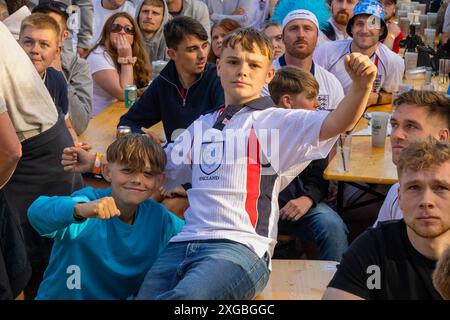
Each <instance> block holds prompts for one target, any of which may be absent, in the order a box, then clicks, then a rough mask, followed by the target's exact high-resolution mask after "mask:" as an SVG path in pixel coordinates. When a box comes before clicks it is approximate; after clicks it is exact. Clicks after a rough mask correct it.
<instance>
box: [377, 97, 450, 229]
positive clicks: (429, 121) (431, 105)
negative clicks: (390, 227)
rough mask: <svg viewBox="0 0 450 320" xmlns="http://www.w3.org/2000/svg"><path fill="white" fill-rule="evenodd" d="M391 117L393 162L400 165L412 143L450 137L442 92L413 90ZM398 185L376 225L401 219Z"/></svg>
mask: <svg viewBox="0 0 450 320" xmlns="http://www.w3.org/2000/svg"><path fill="white" fill-rule="evenodd" d="M394 107H395V110H394V112H393V114H392V117H391V125H392V132H391V136H390V138H391V146H392V162H393V163H394V164H397V163H398V160H399V158H400V153H401V151H402V150H403V148H406V147H407V146H408V145H409V144H410V143H411V142H413V141H416V140H419V139H424V138H426V137H428V136H432V137H434V138H436V139H439V140H442V141H448V140H449V137H450V101H449V99H447V98H446V97H445V95H444V94H443V93H441V92H434V91H416V90H411V91H409V92H405V93H403V94H401V95H400V96H399V97H398V99H396V100H395V101H394ZM398 187H399V185H398V183H396V184H394V185H393V186H392V187H391V189H390V190H389V192H388V194H387V196H386V199H385V200H384V202H383V205H382V207H381V209H380V213H379V215H378V218H377V221H376V222H375V226H376V225H377V224H378V222H381V221H387V220H396V219H402V218H403V213H402V210H401V209H400V207H399V204H398V196H397V190H398Z"/></svg>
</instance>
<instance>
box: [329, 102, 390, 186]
mask: <svg viewBox="0 0 450 320" xmlns="http://www.w3.org/2000/svg"><path fill="white" fill-rule="evenodd" d="M391 109H392V107H391V105H381V106H376V107H370V108H368V109H367V112H374V111H384V112H390V111H391ZM365 127H367V120H366V119H364V118H363V119H361V120H360V121H359V123H358V125H357V126H356V128H355V130H354V132H356V131H359V130H361V129H363V128H365ZM323 176H324V178H325V179H327V180H337V181H355V182H356V181H359V182H366V183H379V184H393V183H396V182H397V180H398V179H397V169H396V166H395V165H394V163H393V162H392V150H391V141H390V139H389V137H387V138H386V145H385V146H384V149H383V148H373V147H372V137H371V136H353V137H352V148H351V153H350V167H349V170H348V171H347V172H342V171H341V170H339V169H338V161H337V159H336V156H334V157H333V159H332V160H331V162H330V163H329V164H328V166H327V168H326V169H325V171H324V173H323Z"/></svg>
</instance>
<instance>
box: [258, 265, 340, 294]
mask: <svg viewBox="0 0 450 320" xmlns="http://www.w3.org/2000/svg"><path fill="white" fill-rule="evenodd" d="M337 264H338V263H337V262H335V261H321V260H277V259H274V260H272V272H271V274H270V279H269V282H268V283H267V286H266V288H265V289H264V290H263V292H262V293H261V294H259V295H258V296H256V298H255V299H256V300H320V299H321V298H322V295H323V293H324V292H325V289H326V287H327V285H328V283H329V282H330V280H331V279H332V278H333V275H334V273H335V272H336V265H337Z"/></svg>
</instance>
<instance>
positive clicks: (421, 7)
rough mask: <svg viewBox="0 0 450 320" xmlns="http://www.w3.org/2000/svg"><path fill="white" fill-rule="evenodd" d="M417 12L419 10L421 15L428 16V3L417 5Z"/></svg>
mask: <svg viewBox="0 0 450 320" xmlns="http://www.w3.org/2000/svg"><path fill="white" fill-rule="evenodd" d="M416 10H419V11H420V13H421V14H426V13H427V12H426V10H427V4H426V3H419V4H416Z"/></svg>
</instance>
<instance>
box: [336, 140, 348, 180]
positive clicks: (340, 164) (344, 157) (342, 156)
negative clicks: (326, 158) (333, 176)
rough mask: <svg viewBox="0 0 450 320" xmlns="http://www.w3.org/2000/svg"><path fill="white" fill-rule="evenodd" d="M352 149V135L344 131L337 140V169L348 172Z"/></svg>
mask: <svg viewBox="0 0 450 320" xmlns="http://www.w3.org/2000/svg"><path fill="white" fill-rule="evenodd" d="M351 150H352V135H351V134H350V133H342V134H341V135H340V136H339V138H338V141H337V151H336V159H337V170H338V171H339V172H348V171H349V168H350V154H351Z"/></svg>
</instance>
